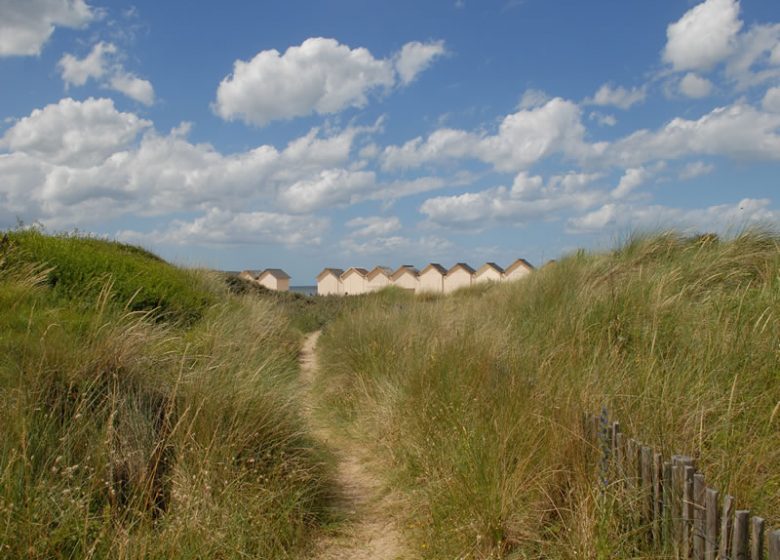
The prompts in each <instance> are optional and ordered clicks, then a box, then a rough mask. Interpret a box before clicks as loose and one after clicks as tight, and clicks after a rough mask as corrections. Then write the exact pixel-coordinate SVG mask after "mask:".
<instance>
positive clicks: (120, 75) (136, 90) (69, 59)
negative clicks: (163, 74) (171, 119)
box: [57, 41, 154, 105]
mask: <svg viewBox="0 0 780 560" xmlns="http://www.w3.org/2000/svg"><path fill="white" fill-rule="evenodd" d="M118 55H119V49H118V48H117V47H116V45H114V44H113V43H106V42H103V41H101V42H99V43H96V44H95V45H93V47H92V50H91V51H90V52H89V54H88V55H86V56H85V57H84V58H81V59H80V58H78V57H76V56H74V55H72V54H70V53H67V54H65V55H63V57H62V58H61V59H60V61H59V63H58V64H57V66H58V67H59V69H60V73H61V75H62V79H63V81H64V82H65V85H66V86H71V85H74V86H83V85H84V84H85V83H87V81H88V80H90V79H94V80H98V81H99V82H100V84H101V86H102V87H104V88H107V89H112V90H114V91H118V92H120V93H123V94H124V95H126V96H128V97H130V98H131V99H134V100H136V101H138V102H139V103H143V104H144V105H151V104H153V103H154V88H153V87H152V84H151V82H149V81H148V80H144V79H141V78H139V77H137V76H136V75H135V74H132V73H130V72H127V71H126V70H125V69H124V66H123V65H122V64H121V63H120V62H119V61H118V58H117V57H118Z"/></svg>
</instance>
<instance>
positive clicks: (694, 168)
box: [679, 161, 715, 181]
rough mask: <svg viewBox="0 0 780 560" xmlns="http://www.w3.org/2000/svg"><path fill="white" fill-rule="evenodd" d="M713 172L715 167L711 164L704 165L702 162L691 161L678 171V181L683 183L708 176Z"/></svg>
mask: <svg viewBox="0 0 780 560" xmlns="http://www.w3.org/2000/svg"><path fill="white" fill-rule="evenodd" d="M713 171H715V166H714V165H713V164H711V163H704V162H703V161H692V162H691V163H688V164H686V165H685V167H683V168H682V170H681V171H680V175H679V177H680V179H682V180H683V181H685V180H688V179H695V178H696V177H701V176H703V175H709V174H710V173H712V172H713Z"/></svg>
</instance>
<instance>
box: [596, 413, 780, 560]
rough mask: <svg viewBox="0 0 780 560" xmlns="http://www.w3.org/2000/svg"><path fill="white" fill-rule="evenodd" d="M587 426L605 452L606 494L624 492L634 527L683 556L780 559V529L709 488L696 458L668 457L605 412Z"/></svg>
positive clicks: (701, 559)
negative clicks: (631, 435)
mask: <svg viewBox="0 0 780 560" xmlns="http://www.w3.org/2000/svg"><path fill="white" fill-rule="evenodd" d="M583 429H584V432H585V437H586V439H587V440H588V442H590V443H591V444H592V445H593V449H598V450H599V452H600V454H601V464H600V467H599V468H600V472H601V475H600V476H601V479H602V480H601V483H602V484H603V487H604V491H610V489H614V488H617V489H620V490H622V491H624V492H622V495H624V496H626V497H628V499H627V500H626V501H625V502H626V503H624V504H623V505H624V506H627V509H628V510H630V512H631V513H630V515H629V519H628V523H629V524H630V525H632V527H630V529H631V531H632V532H634V533H635V534H637V535H639V538H640V539H641V540H642V541H644V542H646V543H647V544H648V545H650V546H652V547H655V548H658V549H664V550H668V551H670V552H671V554H672V555H673V557H675V558H683V559H688V558H693V559H695V560H780V530H770V529H768V528H766V527H765V523H764V520H763V519H762V518H761V517H758V516H751V514H750V511H749V510H746V509H736V503H735V500H734V498H733V497H732V496H729V495H724V496H721V495H720V493H719V492H718V491H717V490H715V489H713V488H710V487H708V486H707V484H706V482H705V480H704V475H703V474H702V473H700V472H698V471H697V470H696V462H695V461H694V459H693V458H691V457H688V456H685V455H673V456H672V457H671V458H670V459H668V460H667V459H666V458H665V457H664V456H663V455H662V454H661V453H658V452H657V451H655V450H654V449H652V448H651V447H649V446H646V445H643V444H642V443H641V442H639V441H637V440H636V439H634V438H629V437H626V436H625V434H623V433H622V432H621V431H620V424H619V423H618V422H610V421H609V420H608V418H607V416H606V414H605V413H602V414H601V415H596V414H585V415H584V416H583ZM612 477H614V478H612ZM611 480H614V481H615V482H612V483H609V481H611Z"/></svg>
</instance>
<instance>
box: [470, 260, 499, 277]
mask: <svg viewBox="0 0 780 560" xmlns="http://www.w3.org/2000/svg"><path fill="white" fill-rule="evenodd" d="M491 268H492V269H493V270H495V271H496V272H498V273H499V274H503V273H504V269H503V268H501V267H500V266H498V265H497V264H496V263H494V262H489V263H485V264H483V265H482V266H481V267H480V268H479V270H477V276H479V275H481V274H484V273H485V272H487V271H488V270H489V269H491Z"/></svg>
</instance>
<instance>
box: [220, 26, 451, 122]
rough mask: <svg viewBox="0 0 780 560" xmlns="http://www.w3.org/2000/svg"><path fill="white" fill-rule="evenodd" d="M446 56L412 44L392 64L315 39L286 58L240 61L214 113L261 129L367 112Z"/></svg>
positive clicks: (439, 49)
mask: <svg viewBox="0 0 780 560" xmlns="http://www.w3.org/2000/svg"><path fill="white" fill-rule="evenodd" d="M443 52H444V44H443V43H442V42H433V43H428V44H423V43H418V42H414V43H407V44H406V45H404V47H403V48H402V49H401V51H400V53H399V54H398V55H396V56H395V57H394V58H392V59H377V58H374V56H373V55H372V54H371V53H370V52H369V51H368V50H367V49H365V48H355V49H351V48H350V47H348V46H347V45H342V44H340V43H339V42H338V41H336V40H335V39H326V38H322V37H313V38H309V39H306V40H305V41H304V42H303V43H302V44H301V45H300V46H292V47H289V48H288V49H287V50H286V51H285V52H284V53H283V54H282V53H279V51H277V50H275V49H272V50H266V51H261V52H260V53H258V54H257V55H255V57H254V58H252V59H251V60H250V61H248V62H246V61H243V60H237V61H236V62H235V63H234V65H233V73H232V74H231V75H229V76H227V77H225V78H224V79H223V80H222V82H221V83H220V84H219V87H218V88H217V99H216V102H215V103H214V106H213V107H214V111H215V112H216V113H217V115H219V116H220V117H222V118H223V119H226V120H236V119H239V120H242V121H244V122H246V123H250V124H255V125H258V126H262V125H264V124H266V123H268V122H270V121H272V120H276V119H290V118H293V117H300V116H305V115H309V114H311V113H318V114H321V115H325V114H331V113H338V112H340V111H343V110H344V109H347V108H349V107H358V108H360V107H364V106H365V105H367V104H368V96H369V94H370V93H372V92H374V91H376V90H388V89H390V88H392V87H394V86H395V85H397V82H398V80H400V83H401V84H402V85H404V84H406V83H408V82H410V81H411V80H413V79H414V77H415V76H416V75H417V74H418V73H419V72H421V71H423V70H424V69H425V68H427V67H428V66H429V65H430V64H431V62H432V61H433V60H434V59H435V58H436V57H437V56H440V55H441V54H442V53H443Z"/></svg>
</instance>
